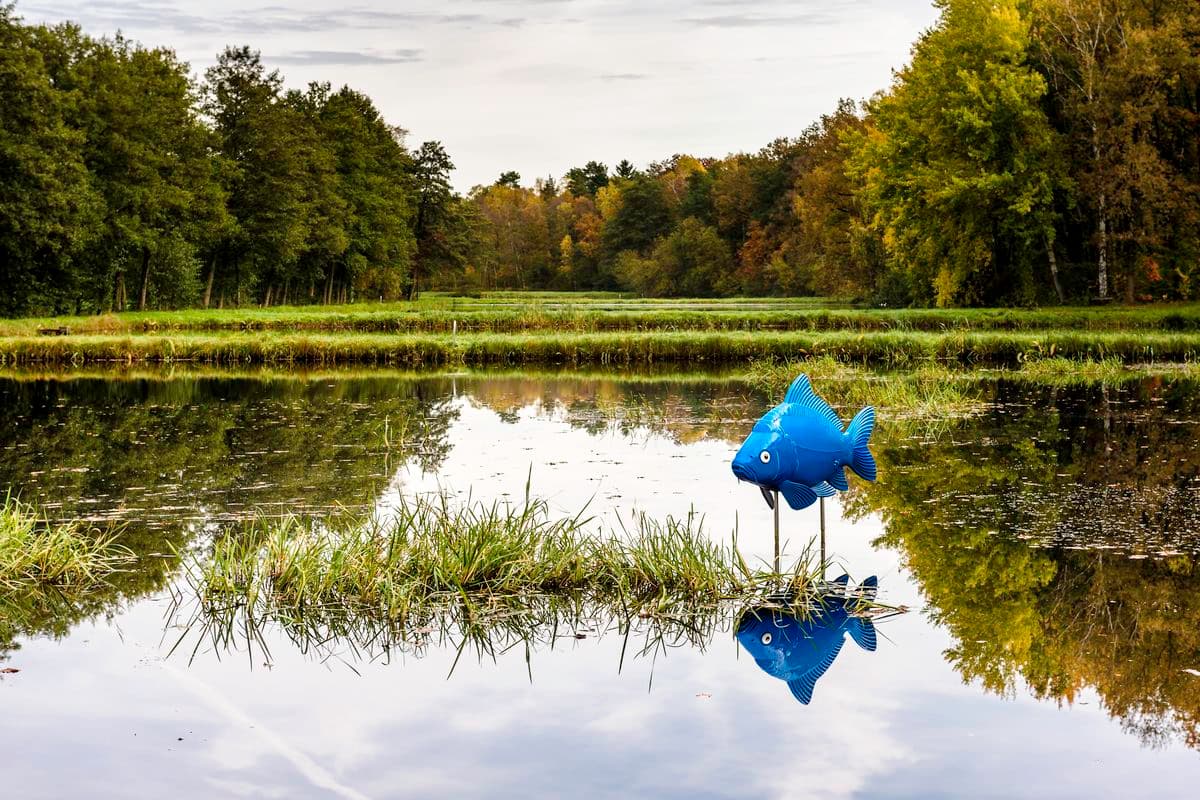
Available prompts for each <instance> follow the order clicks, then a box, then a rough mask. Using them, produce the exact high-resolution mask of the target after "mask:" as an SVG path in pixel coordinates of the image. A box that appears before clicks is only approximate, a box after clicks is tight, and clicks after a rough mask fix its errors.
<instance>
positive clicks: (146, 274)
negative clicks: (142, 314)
mask: <svg viewBox="0 0 1200 800" xmlns="http://www.w3.org/2000/svg"><path fill="white" fill-rule="evenodd" d="M149 291H150V248H149V247H146V246H145V245H142V292H141V294H139V295H138V311H145V310H146V294H147V293H148V292H149Z"/></svg>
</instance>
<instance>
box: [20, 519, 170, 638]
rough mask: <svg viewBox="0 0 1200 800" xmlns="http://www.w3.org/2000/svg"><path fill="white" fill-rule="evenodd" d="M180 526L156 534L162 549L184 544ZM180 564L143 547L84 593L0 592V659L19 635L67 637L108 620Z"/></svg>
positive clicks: (150, 590) (161, 583)
mask: <svg viewBox="0 0 1200 800" xmlns="http://www.w3.org/2000/svg"><path fill="white" fill-rule="evenodd" d="M183 539H184V534H183V533H182V530H181V529H180V530H176V531H174V532H167V533H163V534H160V535H159V536H158V538H157V546H158V547H159V548H161V550H162V552H164V553H165V552H169V551H172V550H177V549H178V548H180V547H181V546H182V544H183ZM178 565H179V559H178V558H175V557H174V556H167V555H159V554H157V553H151V552H150V551H146V550H143V551H141V552H140V553H139V556H138V560H137V562H136V563H135V564H133V565H131V566H130V567H129V568H128V569H124V570H121V571H118V572H114V573H113V574H112V575H110V576H109V577H108V579H107V583H105V584H101V585H99V586H96V587H93V588H92V589H91V590H90V591H86V592H82V591H79V590H78V589H73V588H71V587H64V588H57V587H48V588H45V589H41V590H33V591H23V592H3V593H0V661H4V660H5V659H7V658H9V657H11V655H12V653H13V652H14V651H16V650H18V649H20V645H19V644H18V643H17V639H20V638H26V637H30V636H50V637H53V638H59V637H62V636H66V635H67V634H68V633H70V632H71V629H72V628H74V627H75V626H76V625H78V624H79V623H81V622H84V621H85V620H89V619H93V618H95V617H99V616H104V617H106V618H110V619H111V618H112V617H113V616H114V615H115V614H116V613H117V611H118V610H119V609H120V608H121V607H122V606H124V605H125V604H127V603H129V602H132V601H134V600H136V599H138V598H139V597H144V596H147V595H150V594H153V593H154V592H158V591H161V590H163V589H164V588H165V587H166V586H167V583H168V581H169V580H170V578H171V575H172V574H173V573H174V572H175V569H176V567H178Z"/></svg>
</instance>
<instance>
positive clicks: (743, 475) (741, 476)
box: [733, 461, 754, 483]
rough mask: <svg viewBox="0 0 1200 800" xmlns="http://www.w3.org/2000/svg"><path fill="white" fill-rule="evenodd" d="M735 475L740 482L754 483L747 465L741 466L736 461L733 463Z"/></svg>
mask: <svg viewBox="0 0 1200 800" xmlns="http://www.w3.org/2000/svg"><path fill="white" fill-rule="evenodd" d="M733 474H734V475H736V476H737V478H738V480H740V481H748V482H750V483H754V478H753V477H751V475H750V469H749V468H748V467H747V466H746V465H745V464H740V463H738V462H736V461H735V462H733Z"/></svg>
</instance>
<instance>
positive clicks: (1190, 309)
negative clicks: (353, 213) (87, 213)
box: [0, 293, 1200, 338]
mask: <svg viewBox="0 0 1200 800" xmlns="http://www.w3.org/2000/svg"><path fill="white" fill-rule="evenodd" d="M62 328H65V329H66V330H68V331H69V332H70V334H71V335H77V336H83V335H110V336H111V335H129V336H133V335H164V334H175V335H177V334H182V333H215V332H239V331H241V332H246V331H267V332H272V333H388V334H449V333H451V332H452V331H453V332H457V333H460V334H497V333H503V334H517V333H537V332H571V333H637V332H672V331H725V332H733V331H749V332H771V331H774V332H788V331H791V332H823V331H825V332H829V331H847V332H858V333H882V332H915V331H926V332H934V333H942V332H947V331H963V332H983V331H1013V332H1036V331H1043V330H1060V331H1062V330H1075V331H1084V332H1099V331H1110V332H1112V331H1145V332H1188V331H1192V332H1195V331H1200V306H1198V305H1195V304H1187V305H1155V306H1145V307H1129V308H1089V307H1078V308H1052V309H866V308H829V307H825V306H823V305H821V304H820V303H814V302H813V299H811V298H760V299H753V300H747V299H724V300H646V299H641V300H637V299H620V298H614V297H608V296H599V297H597V296H577V295H570V294H538V293H530V294H528V295H522V294H519V293H511V294H496V295H488V296H486V297H482V298H478V299H474V298H452V297H433V298H430V299H424V300H421V301H418V302H416V303H379V304H355V305H344V306H292V307H270V308H256V307H250V308H238V309H223V310H215V309H212V310H200V309H192V310H182V311H151V312H126V313H121V314H102V315H95V316H79V317H65V316H64V317H44V318H36V319H19V320H0V337H9V338H18V337H23V336H36V335H37V333H38V331H39V330H44V329H62Z"/></svg>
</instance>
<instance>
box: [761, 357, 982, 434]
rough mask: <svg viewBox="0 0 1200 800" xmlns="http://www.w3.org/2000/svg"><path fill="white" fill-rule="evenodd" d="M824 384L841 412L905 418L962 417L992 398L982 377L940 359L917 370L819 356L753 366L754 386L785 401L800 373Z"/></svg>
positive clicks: (822, 387)
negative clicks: (867, 410) (865, 410)
mask: <svg viewBox="0 0 1200 800" xmlns="http://www.w3.org/2000/svg"><path fill="white" fill-rule="evenodd" d="M800 374H806V375H809V376H810V377H812V379H813V380H815V381H818V382H820V385H821V392H822V394H824V395H825V396H826V397H827V398H828V399H829V402H830V403H832V404H833V405H835V406H838V407H842V408H859V407H861V406H865V405H872V406H875V407H876V408H877V409H879V410H881V411H886V412H887V413H889V414H890V415H893V416H899V417H901V418H915V419H926V418H933V417H950V416H962V415H964V414H970V413H974V412H976V411H978V410H980V409H981V408H983V407H984V406H985V405H986V404H987V402H988V399H987V397H986V396H985V392H984V381H983V380H982V377H981V375H979V374H978V373H973V372H971V371H964V370H954V369H951V368H950V367H948V366H946V365H945V364H942V363H940V362H936V361H926V362H922V363H920V364H918V365H917V366H916V367H915V368H913V369H908V370H903V371H888V372H881V371H879V370H872V369H869V368H866V367H863V366H861V365H858V364H853V363H847V362H843V361H838V360H837V359H835V358H833V357H831V356H819V357H817V358H812V359H804V360H798V361H783V362H772V361H760V362H756V363H754V364H753V365H752V366H751V368H750V382H751V383H752V384H753V385H754V386H755V387H756V388H758V389H760V390H761V391H762V392H763V393H765V394H766V395H768V396H769V397H772V398H781V397H782V396H783V393H784V392H785V391H787V387H788V385H789V384H790V383H791V382H792V380H793V379H795V377H796V376H797V375H800Z"/></svg>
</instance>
